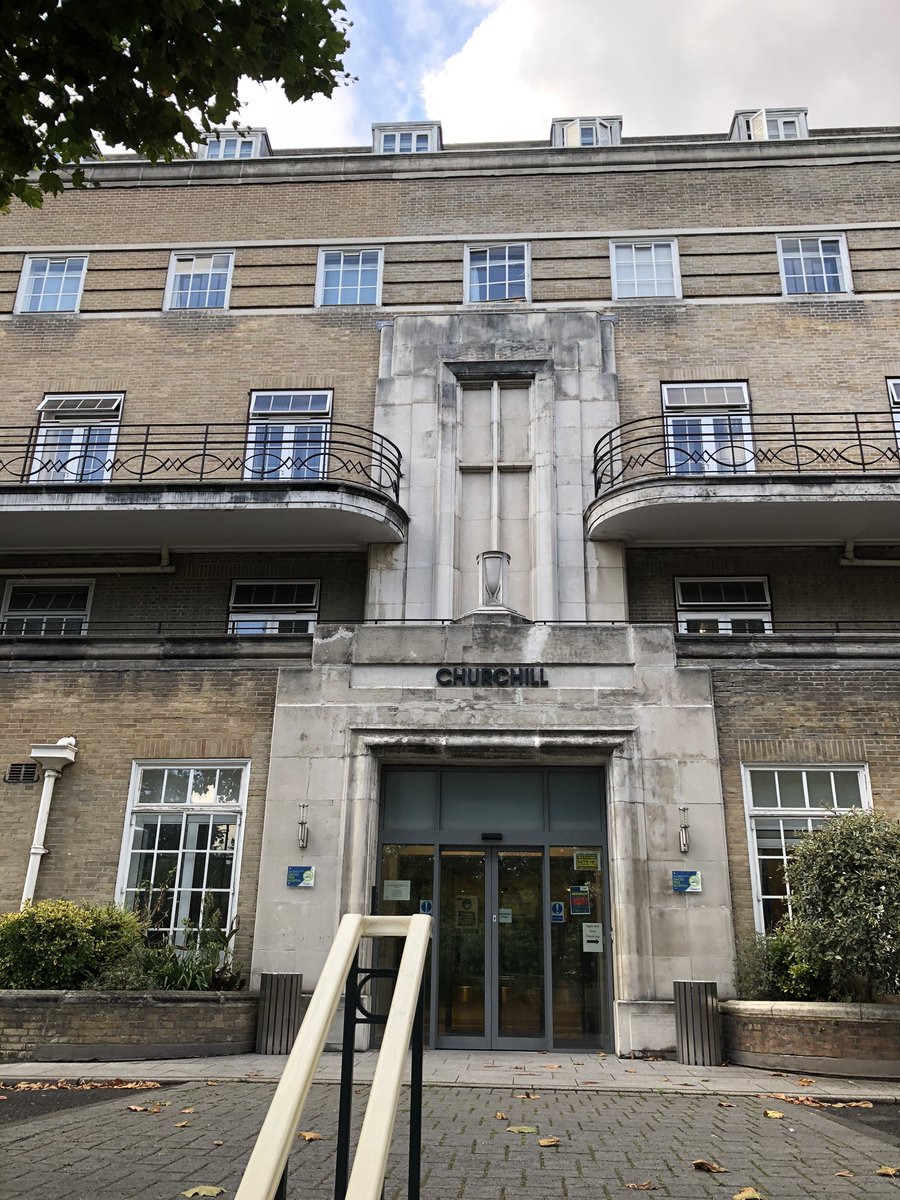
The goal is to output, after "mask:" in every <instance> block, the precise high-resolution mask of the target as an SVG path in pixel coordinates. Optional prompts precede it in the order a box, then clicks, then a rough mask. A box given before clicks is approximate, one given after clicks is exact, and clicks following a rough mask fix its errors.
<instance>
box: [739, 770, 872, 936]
mask: <svg viewBox="0 0 900 1200" xmlns="http://www.w3.org/2000/svg"><path fill="white" fill-rule="evenodd" d="M743 774H744V798H745V801H746V807H747V834H748V841H749V846H750V864H751V874H752V877H753V899H754V910H755V914H756V927H757V929H758V930H759V931H760V932H761V933H769V932H771V930H772V929H774V928H775V926H776V925H777V923H778V922H779V921H780V920H781V918H782V917H785V916H786V917H788V918H790V917H791V916H792V915H793V914H792V912H791V892H790V887H789V886H788V882H787V878H786V876H785V865H786V863H787V858H788V854H789V853H790V851H791V849H792V848H793V847H794V846H795V845H796V844H797V840H798V839H799V838H800V836H801V835H802V834H804V833H806V832H808V831H809V830H811V829H815V828H816V827H817V826H819V825H821V824H822V823H823V822H824V821H827V820H828V818H829V817H831V816H835V815H836V814H839V813H841V812H847V811H849V810H850V809H853V808H871V807H872V801H871V798H870V796H869V791H868V780H867V778H866V772H865V768H863V767H744V768H743Z"/></svg>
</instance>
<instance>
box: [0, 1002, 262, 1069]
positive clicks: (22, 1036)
mask: <svg viewBox="0 0 900 1200" xmlns="http://www.w3.org/2000/svg"><path fill="white" fill-rule="evenodd" d="M258 1007H259V996H258V995H257V994H256V993H254V992H249V993H248V992H50V991H47V992H44V991H33V992H32V991H18V990H16V991H13V990H0V1062H22V1061H34V1060H40V1061H42V1062H90V1061H92V1060H93V1061H97V1060H99V1061H103V1060H104V1059H106V1060H120V1059H141V1058H192V1057H200V1056H206V1055H211V1054H246V1053H248V1052H249V1051H252V1050H253V1048H254V1042H255V1038H256V1014H257V1009H258Z"/></svg>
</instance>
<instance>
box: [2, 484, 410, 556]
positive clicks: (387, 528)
mask: <svg viewBox="0 0 900 1200" xmlns="http://www.w3.org/2000/svg"><path fill="white" fill-rule="evenodd" d="M407 525H408V517H407V516H406V513H405V512H404V511H403V509H402V508H401V507H400V506H399V505H398V504H397V503H395V501H394V500H393V499H392V498H390V497H388V496H385V495H384V494H383V493H381V492H378V491H376V490H374V489H368V488H361V487H356V486H354V485H352V484H339V483H325V482H315V483H311V484H307V485H303V484H299V483H296V482H289V483H278V484H271V483H256V482H252V483H243V484H241V483H227V484H215V483H204V484H178V483H171V484H164V485H158V484H157V485H149V484H146V485H145V484H135V485H124V486H122V485H117V484H72V485H68V486H63V487H55V486H53V485H41V486H34V485H28V486H23V487H10V488H3V489H0V549H2V550H5V551H15V550H42V551H48V552H49V551H54V550H56V551H62V550H118V549H122V550H145V549H146V550H149V549H153V548H157V547H159V546H168V547H170V549H172V550H194V549H204V550H226V549H227V550H239V549H249V548H254V549H272V550H274V549H279V548H295V547H296V548H303V547H317V548H328V549H335V548H349V549H363V548H365V547H366V546H368V545H370V544H371V543H373V542H402V541H403V539H404V537H405V536H406V528H407Z"/></svg>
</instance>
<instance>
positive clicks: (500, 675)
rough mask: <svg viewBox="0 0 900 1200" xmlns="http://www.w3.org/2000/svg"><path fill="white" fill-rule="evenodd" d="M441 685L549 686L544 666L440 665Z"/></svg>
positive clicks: (439, 676)
mask: <svg viewBox="0 0 900 1200" xmlns="http://www.w3.org/2000/svg"><path fill="white" fill-rule="evenodd" d="M435 680H436V681H437V684H438V686H439V687H512V688H518V687H538V688H540V687H549V686H550V680H549V679H548V678H547V676H546V673H545V671H544V668H543V667H509V666H503V667H466V666H456V667H438V669H437V671H436V672H435Z"/></svg>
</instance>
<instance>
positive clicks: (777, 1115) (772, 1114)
mask: <svg viewBox="0 0 900 1200" xmlns="http://www.w3.org/2000/svg"><path fill="white" fill-rule="evenodd" d="M763 1116H764V1117H769V1119H770V1120H772V1121H781V1120H783V1119H784V1113H783V1112H779V1111H778V1109H777V1108H764V1109H763Z"/></svg>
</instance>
